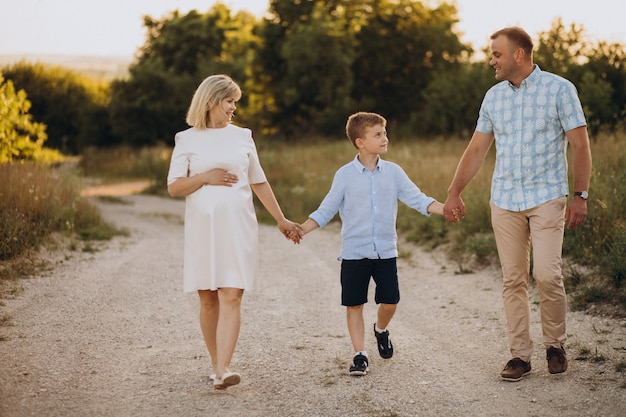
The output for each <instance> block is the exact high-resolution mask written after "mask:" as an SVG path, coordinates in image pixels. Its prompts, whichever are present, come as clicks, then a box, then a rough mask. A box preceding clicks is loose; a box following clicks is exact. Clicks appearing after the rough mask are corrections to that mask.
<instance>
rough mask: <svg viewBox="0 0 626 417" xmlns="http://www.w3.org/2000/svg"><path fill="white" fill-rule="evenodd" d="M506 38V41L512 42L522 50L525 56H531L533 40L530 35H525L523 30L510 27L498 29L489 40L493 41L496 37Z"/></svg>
mask: <svg viewBox="0 0 626 417" xmlns="http://www.w3.org/2000/svg"><path fill="white" fill-rule="evenodd" d="M500 35H503V36H506V37H507V39H508V40H509V41H510V42H512V43H513V44H514V45H515V46H517V47H518V48H522V49H523V50H524V53H525V54H526V55H527V56H532V54H533V40H532V39H531V38H530V35H529V34H528V33H526V31H525V30H524V29H522V28H521V27H518V26H512V27H508V28H504V29H500V30H499V31H497V32H495V33H494V34H493V35H491V40H494V39H495V38H497V37H498V36H500Z"/></svg>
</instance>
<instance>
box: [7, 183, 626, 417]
mask: <svg viewBox="0 0 626 417" xmlns="http://www.w3.org/2000/svg"><path fill="white" fill-rule="evenodd" d="M121 201H123V202H125V204H120V203H114V202H108V203H103V202H101V203H99V204H100V206H101V208H102V211H103V213H104V215H105V216H106V218H107V219H109V220H110V221H111V222H113V223H115V224H116V225H118V226H120V227H125V228H127V229H128V230H129V231H130V232H131V235H130V237H119V238H116V239H114V240H113V241H112V242H108V243H106V244H103V245H102V247H101V248H100V250H99V251H98V252H95V253H91V254H90V253H82V252H81V253H77V252H72V253H68V254H67V256H68V258H59V262H57V265H56V267H55V269H54V271H53V272H51V273H50V274H48V276H44V277H37V278H33V279H29V280H26V281H25V283H24V286H25V291H24V292H23V293H22V294H19V295H18V296H16V297H15V298H14V299H6V300H2V302H3V304H4V305H3V306H0V313H2V314H6V315H9V316H10V317H11V322H10V324H11V325H10V326H4V327H0V336H3V337H2V338H1V339H5V340H4V341H0V416H2V417H17V416H20V417H21V416H77V417H78V416H81V417H82V416H90V417H93V416H146V417H148V416H149V417H154V416H168V417H171V416H207V415H214V414H215V415H221V416H226V415H228V416H298V417H299V416H303V417H304V416H306V417H309V416H375V417H391V416H624V415H625V411H624V410H626V389H625V388H623V387H624V384H625V383H626V374H625V373H623V372H622V373H620V372H617V371H616V368H615V365H616V364H618V363H622V364H623V363H625V362H626V322H625V321H624V320H614V319H608V318H600V317H591V316H585V315H583V314H581V313H570V315H569V316H568V318H569V321H568V333H569V335H570V336H569V337H570V340H569V343H568V348H567V349H568V352H569V357H570V370H569V371H568V372H567V373H566V374H565V375H563V376H560V377H554V376H550V375H549V374H548V372H547V369H546V362H545V359H544V351H543V349H542V347H541V335H540V327H539V322H538V320H539V319H538V312H537V311H535V312H534V314H535V315H534V320H533V335H534V337H535V342H536V349H535V355H534V357H533V359H532V362H533V371H532V373H531V375H530V376H529V377H527V378H526V379H524V380H523V381H521V382H519V383H507V382H503V381H501V380H500V379H499V372H500V370H501V368H502V366H503V365H504V363H505V362H506V360H508V359H509V357H508V352H507V346H506V338H505V334H504V330H503V329H504V324H503V315H502V308H501V303H500V276H499V273H498V272H497V271H495V270H488V271H483V272H480V273H476V274H471V275H455V274H454V269H455V266H454V264H452V263H450V262H447V261H445V260H444V258H442V257H440V256H438V255H436V254H432V253H424V252H422V251H420V250H418V249H415V248H414V249H413V256H412V257H411V259H402V260H401V261H400V263H399V270H400V281H401V294H402V300H401V302H400V305H399V308H398V312H397V314H396V317H395V318H394V320H393V321H392V324H391V327H390V331H391V336H392V340H393V341H394V344H395V347H396V353H395V355H394V357H393V358H392V359H390V360H383V359H381V358H379V357H378V355H377V353H376V347H375V344H374V337H373V336H371V338H369V339H368V344H369V345H368V349H369V351H370V354H371V364H370V374H369V375H367V376H365V377H362V378H354V377H350V376H348V375H347V372H346V371H347V367H348V362H349V359H350V357H351V354H352V352H351V348H350V341H349V338H348V335H347V330H346V325H345V311H344V309H343V308H342V307H341V306H340V305H339V291H340V288H339V282H338V276H339V262H338V261H337V260H336V256H337V253H338V248H339V235H338V228H337V227H334V226H330V227H328V228H325V229H323V230H320V231H316V232H313V233H312V234H310V235H309V236H307V237H306V239H305V241H304V242H303V243H302V244H301V245H300V246H299V247H298V246H294V245H292V244H291V243H290V242H288V241H286V240H285V239H284V238H283V237H282V236H281V235H280V234H279V232H278V231H277V230H276V229H275V228H273V227H266V226H263V227H262V228H261V250H262V261H261V265H260V274H261V282H262V283H263V286H262V288H261V289H260V290H259V291H257V292H254V293H253V292H250V293H248V294H246V295H245V296H244V304H243V310H244V311H243V327H242V331H241V337H240V342H239V345H238V348H237V351H236V353H235V357H234V360H233V364H232V368H233V369H234V370H237V371H239V372H240V373H241V374H242V376H243V379H242V383H241V384H240V385H238V386H236V387H232V388H229V389H228V390H226V391H215V390H214V389H213V388H212V387H210V386H209V382H208V374H209V369H208V366H209V359H208V355H207V353H206V350H205V348H204V344H203V342H202V338H201V335H200V330H199V326H198V320H197V309H198V306H197V296H195V295H194V294H183V293H182V292H181V280H182V278H181V277H182V242H183V240H182V238H183V236H182V232H183V227H182V216H183V210H184V203H183V202H182V201H179V200H173V199H165V198H158V197H150V196H135V195H133V196H124V197H121ZM295 220H301V219H295ZM407 247H408V245H406V244H403V249H407ZM371 298H373V297H371ZM535 298H536V297H535ZM535 306H536V304H535ZM534 310H537V307H535V309H534ZM365 312H366V320H367V323H370V324H369V325H371V323H373V321H374V318H375V307H374V305H373V304H368V305H367V306H366V309H365ZM369 325H368V326H369ZM368 335H369V332H368ZM580 356H586V357H587V360H576V358H577V357H580ZM594 358H595V359H600V358H605V359H607V360H605V361H597V360H593V359H594ZM217 413H219V414H217Z"/></svg>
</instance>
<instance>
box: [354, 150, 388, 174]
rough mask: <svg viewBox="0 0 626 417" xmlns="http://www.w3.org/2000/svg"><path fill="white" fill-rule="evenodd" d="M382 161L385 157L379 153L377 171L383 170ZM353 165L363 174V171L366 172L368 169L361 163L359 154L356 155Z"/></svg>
mask: <svg viewBox="0 0 626 417" xmlns="http://www.w3.org/2000/svg"><path fill="white" fill-rule="evenodd" d="M382 162H383V159H382V158H381V157H380V155H379V156H378V163H377V164H376V171H382V170H383V167H382ZM352 166H353V167H354V168H356V170H357V171H359V173H360V174H362V173H363V172H365V171H366V170H367V168H365V165H363V164H362V163H361V161H359V154H356V156H355V157H354V159H353V160H352Z"/></svg>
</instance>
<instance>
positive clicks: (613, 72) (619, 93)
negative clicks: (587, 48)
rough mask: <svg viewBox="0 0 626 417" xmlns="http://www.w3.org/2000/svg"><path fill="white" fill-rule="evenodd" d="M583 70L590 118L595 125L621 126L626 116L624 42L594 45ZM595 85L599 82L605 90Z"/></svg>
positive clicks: (582, 84) (583, 98)
mask: <svg viewBox="0 0 626 417" xmlns="http://www.w3.org/2000/svg"><path fill="white" fill-rule="evenodd" d="M582 71H583V78H582V83H581V86H580V90H581V91H580V93H581V101H582V102H583V105H586V106H587V107H588V108H589V110H588V111H589V112H591V117H590V118H591V119H592V120H591V122H592V123H593V127H594V129H595V128H597V127H599V126H618V125H620V123H623V120H624V117H626V48H624V45H621V44H619V43H615V42H614V43H609V42H599V43H598V44H597V45H595V46H594V47H593V48H592V49H591V53H590V54H589V55H588V61H587V63H585V64H584V65H583V66H582ZM586 74H592V75H586ZM585 77H586V78H585ZM592 79H593V80H592ZM592 81H593V82H592ZM595 85H598V86H599V88H600V90H601V92H599V91H595V89H596V87H595ZM588 116H589V115H588Z"/></svg>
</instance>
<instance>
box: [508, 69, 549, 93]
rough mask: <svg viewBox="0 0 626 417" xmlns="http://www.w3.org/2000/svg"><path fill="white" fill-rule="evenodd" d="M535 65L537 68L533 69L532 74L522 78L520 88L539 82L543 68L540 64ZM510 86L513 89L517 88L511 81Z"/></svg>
mask: <svg viewBox="0 0 626 417" xmlns="http://www.w3.org/2000/svg"><path fill="white" fill-rule="evenodd" d="M534 65H535V69H534V70H533V72H531V73H530V75H529V76H528V77H526V78H524V79H523V80H522V82H521V83H520V88H522V87H530V86H531V85H533V84H534V83H535V82H537V80H538V79H539V77H540V74H541V72H542V71H541V68H539V65H537V64H534ZM509 87H511V88H513V89H517V87H515V86H514V85H513V83H511V82H510V81H509Z"/></svg>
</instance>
